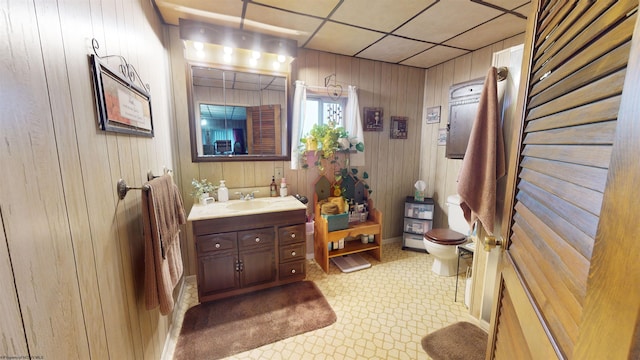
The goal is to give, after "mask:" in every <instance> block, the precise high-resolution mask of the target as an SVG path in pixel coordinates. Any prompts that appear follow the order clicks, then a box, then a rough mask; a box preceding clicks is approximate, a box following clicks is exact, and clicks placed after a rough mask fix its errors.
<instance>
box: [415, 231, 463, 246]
mask: <svg viewBox="0 0 640 360" xmlns="http://www.w3.org/2000/svg"><path fill="white" fill-rule="evenodd" d="M424 237H425V238H426V239H427V240H429V241H431V242H434V243H436V244H441V245H459V244H462V243H464V242H466V241H467V237H466V236H465V235H464V234H461V233H459V232H457V231H453V230H451V229H431V230H429V231H427V233H426V234H424Z"/></svg>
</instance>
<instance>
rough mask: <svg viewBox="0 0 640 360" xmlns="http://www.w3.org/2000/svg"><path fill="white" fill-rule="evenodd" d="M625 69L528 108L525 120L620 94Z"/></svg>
mask: <svg viewBox="0 0 640 360" xmlns="http://www.w3.org/2000/svg"><path fill="white" fill-rule="evenodd" d="M625 74H626V69H622V70H619V71H617V72H615V73H613V74H611V75H609V76H607V77H604V78H601V79H599V80H596V81H594V82H592V83H590V84H589V85H586V86H583V87H581V88H579V89H576V90H574V91H572V92H570V93H567V94H566V95H563V96H560V97H557V98H555V99H554V100H552V101H549V102H547V103H545V104H543V105H541V106H538V107H535V108H530V109H529V114H528V116H527V121H529V120H534V119H538V118H541V117H544V116H548V115H551V114H555V113H558V112H562V111H564V110H567V109H571V108H574V107H578V106H582V105H585V104H588V103H591V102H594V101H598V100H602V99H605V98H608V97H612V96H616V95H620V94H621V93H622V86H623V85H624V77H625Z"/></svg>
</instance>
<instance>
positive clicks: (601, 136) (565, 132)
mask: <svg viewBox="0 0 640 360" xmlns="http://www.w3.org/2000/svg"><path fill="white" fill-rule="evenodd" d="M615 132H616V122H615V121H605V122H599V123H595V124H586V125H579V126H570V127H564V128H559V129H551V130H544V131H536V132H532V133H528V134H527V135H526V137H525V139H524V142H523V143H524V144H570V145H571V144H575V145H580V144H597V145H609V144H612V143H613V137H614V136H615Z"/></svg>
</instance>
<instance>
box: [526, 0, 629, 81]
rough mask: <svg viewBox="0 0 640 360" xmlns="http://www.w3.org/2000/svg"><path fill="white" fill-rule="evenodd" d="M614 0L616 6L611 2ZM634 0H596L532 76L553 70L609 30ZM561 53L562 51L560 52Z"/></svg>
mask: <svg viewBox="0 0 640 360" xmlns="http://www.w3.org/2000/svg"><path fill="white" fill-rule="evenodd" d="M612 3H614V5H613V6H611V7H610V5H611V4H612ZM632 3H633V2H632V1H618V2H615V1H612V0H609V1H606V2H605V1H602V0H601V1H597V2H596V3H595V4H594V6H593V7H591V8H590V9H589V11H587V12H586V13H585V15H584V16H583V17H582V18H581V19H580V21H579V22H577V23H576V24H575V25H574V26H573V27H571V28H570V29H569V30H568V31H567V32H566V33H565V34H563V35H562V36H561V37H560V38H559V39H558V41H556V42H555V43H554V44H553V46H551V47H550V48H549V49H548V50H547V51H546V52H545V53H544V54H543V56H541V57H540V58H539V59H538V60H537V61H536V64H534V66H533V70H532V73H533V74H534V75H533V76H532V79H539V78H540V76H541V74H544V73H546V72H548V71H554V70H555V68H556V67H558V65H559V64H562V63H564V62H565V61H567V60H568V59H569V58H571V57H573V56H575V55H576V52H579V51H580V50H581V49H583V48H585V46H587V45H588V44H589V43H591V42H592V41H593V40H595V39H596V38H598V37H599V36H601V35H602V34H603V33H605V32H607V31H609V30H610V27H611V26H612V25H611V24H615V23H616V22H618V21H620V20H622V19H624V18H625V17H626V16H627V14H628V13H629V12H630V11H631V10H632V9H633V8H634V6H637V4H636V5H632ZM560 54H561V55H560Z"/></svg>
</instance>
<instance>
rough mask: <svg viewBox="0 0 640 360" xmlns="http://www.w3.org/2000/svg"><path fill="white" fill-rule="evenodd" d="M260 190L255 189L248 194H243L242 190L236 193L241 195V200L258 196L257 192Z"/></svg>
mask: <svg viewBox="0 0 640 360" xmlns="http://www.w3.org/2000/svg"><path fill="white" fill-rule="evenodd" d="M257 192H258V190H254V191H252V192H250V193H248V194H247V195H245V194H243V193H242V192H236V195H240V200H253V199H255V198H256V195H255V193H257Z"/></svg>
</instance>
